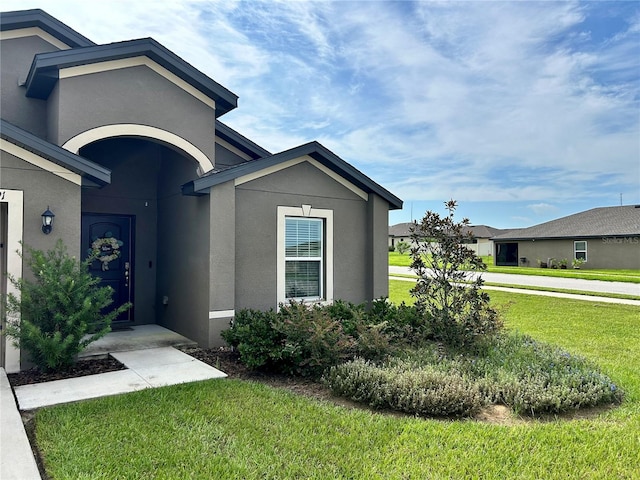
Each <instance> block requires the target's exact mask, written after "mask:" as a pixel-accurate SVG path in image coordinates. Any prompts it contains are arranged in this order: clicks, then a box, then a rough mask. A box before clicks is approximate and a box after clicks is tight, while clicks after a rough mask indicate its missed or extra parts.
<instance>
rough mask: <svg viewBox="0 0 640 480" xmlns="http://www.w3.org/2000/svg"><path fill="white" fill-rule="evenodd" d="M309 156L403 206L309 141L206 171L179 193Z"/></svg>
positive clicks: (201, 190)
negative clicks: (259, 157) (260, 156)
mask: <svg viewBox="0 0 640 480" xmlns="http://www.w3.org/2000/svg"><path fill="white" fill-rule="evenodd" d="M305 155H308V156H310V157H311V158H313V159H314V160H316V161H318V162H320V163H321V164H323V165H324V166H325V167H327V168H329V169H331V170H333V171H334V172H336V173H337V174H338V175H340V176H342V177H343V178H345V179H346V180H348V181H349V182H351V183H353V184H354V185H355V186H357V187H358V188H360V189H362V190H364V191H365V192H367V193H375V194H377V195H379V196H380V197H382V198H383V199H385V200H386V201H387V202H389V206H390V208H391V209H392V210H396V209H401V208H402V200H400V199H399V198H398V197H396V196H395V195H393V194H392V193H391V192H389V191H388V190H386V189H385V188H383V187H382V186H380V185H379V184H377V183H376V182H374V181H373V180H371V179H370V178H369V177H367V176H366V175H365V174H363V173H362V172H360V171H359V170H357V169H356V168H354V167H353V166H351V165H349V164H348V163H347V162H345V161H344V160H342V159H341V158H340V157H338V156H337V155H336V154H334V153H333V152H331V151H330V150H329V149H327V148H326V147H324V146H322V145H321V144H320V143H318V142H310V143H306V144H304V145H300V146H299V147H295V148H292V149H290V150H286V151H284V152H281V153H278V154H276V155H271V156H269V157H265V158H261V159H259V160H254V161H251V162H247V163H242V164H240V165H236V166H233V167H231V168H227V169H225V170H218V171H216V170H214V171H213V172H210V173H209V174H207V175H205V176H203V177H201V178H198V179H196V180H193V181H191V182H189V183H186V184H184V185H183V186H182V193H183V194H184V195H206V193H207V190H208V189H210V188H211V187H214V186H215V185H219V184H221V183H225V182H228V181H229V180H234V179H236V178H238V177H241V176H244V175H248V174H251V173H255V172H258V171H260V170H263V169H265V168H269V167H272V166H274V165H278V164H280V163H282V162H286V161H288V160H294V159H296V158H299V157H302V156H305Z"/></svg>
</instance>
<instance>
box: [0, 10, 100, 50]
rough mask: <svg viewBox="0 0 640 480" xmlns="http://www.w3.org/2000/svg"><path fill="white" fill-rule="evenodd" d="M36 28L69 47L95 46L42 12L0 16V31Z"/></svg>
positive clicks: (8, 13) (17, 12)
mask: <svg viewBox="0 0 640 480" xmlns="http://www.w3.org/2000/svg"><path fill="white" fill-rule="evenodd" d="M31 27H38V28H40V29H42V30H43V31H45V32H47V33H48V34H50V35H52V36H54V37H55V38H57V39H58V40H60V41H61V42H63V43H65V44H67V45H69V47H72V48H75V47H90V46H91V45H95V43H93V42H92V41H91V40H89V39H88V38H87V37H85V36H83V35H80V34H79V33H78V32H76V31H75V30H73V29H72V28H70V27H68V26H67V25H65V24H64V23H62V22H61V21H60V20H58V19H56V18H53V17H52V16H51V15H49V14H48V13H47V12H45V11H44V10H41V9H39V8H34V9H33V10H20V11H16V12H3V13H1V14H0V31H3V32H4V31H8V30H19V29H21V28H31Z"/></svg>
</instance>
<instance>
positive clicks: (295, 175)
mask: <svg viewBox="0 0 640 480" xmlns="http://www.w3.org/2000/svg"><path fill="white" fill-rule="evenodd" d="M0 20H1V37H0V40H1V52H0V54H1V59H2V63H1V105H0V106H1V113H2V123H1V125H0V133H1V135H0V136H1V138H0V147H1V148H0V150H1V157H0V243H1V244H2V247H3V248H2V250H1V255H0V263H1V265H0V267H1V268H0V271H1V272H2V277H1V279H0V289H1V290H2V292H1V293H6V292H7V291H8V290H10V289H11V288H12V286H11V284H10V283H9V282H7V276H6V272H8V273H9V274H11V275H13V276H14V277H18V278H19V277H20V276H21V275H22V274H23V267H22V261H21V259H20V257H19V256H18V255H17V254H16V250H18V249H19V243H20V242H24V243H25V244H27V245H30V246H32V247H35V248H38V249H42V250H47V249H49V248H51V247H53V245H54V244H55V242H56V240H57V239H62V240H63V241H64V243H65V244H66V245H67V247H68V248H69V250H70V251H71V252H75V253H77V255H78V256H80V257H85V256H86V255H87V252H88V251H89V249H99V250H100V251H101V252H102V257H101V261H96V262H95V263H94V266H93V267H92V268H93V269H94V272H95V273H96V274H97V275H100V276H101V277H102V278H103V281H104V283H106V284H109V285H111V286H112V287H113V288H114V290H115V291H116V300H117V302H118V303H120V302H126V301H131V302H132V303H133V308H132V309H131V310H130V311H129V312H128V313H127V314H126V315H123V316H122V318H120V319H119V320H118V325H116V326H125V327H126V326H130V325H142V324H155V323H157V324H159V325H162V326H165V327H167V328H169V329H172V330H174V331H177V332H179V333H181V334H183V335H185V336H187V337H189V338H191V339H192V340H195V341H197V342H198V343H199V344H200V345H202V346H205V347H213V346H218V345H221V344H222V343H223V341H222V340H221V337H220V331H221V330H222V329H224V328H226V327H227V326H228V324H229V320H230V319H231V318H232V317H233V316H234V314H235V312H236V311H237V310H239V309H242V308H256V309H269V308H275V307H277V305H278V304H279V303H281V302H286V301H287V300H289V299H304V300H307V301H323V302H330V301H332V300H333V299H338V298H340V299H344V300H348V301H353V302H364V301H369V300H371V299H374V298H377V297H380V296H385V295H387V293H388V281H387V277H388V267H387V225H388V212H389V210H390V209H398V208H401V207H402V201H401V200H400V199H399V198H397V197H396V196H394V195H393V194H391V193H390V192H388V191H387V190H385V189H384V188H383V187H381V186H380V185H378V184H377V183H375V182H373V181H372V180H371V179H369V178H368V177H367V176H365V175H364V174H363V173H362V172H360V171H358V170H357V169H355V168H354V167H352V166H351V165H349V164H348V163H346V162H345V161H344V160H342V159H340V158H339V157H338V156H337V155H335V154H334V153H332V152H331V151H329V150H328V149H326V148H325V147H323V146H322V145H320V144H319V143H316V142H311V143H307V144H305V145H301V146H299V147H296V148H293V149H290V150H287V151H284V152H281V153H277V154H272V153H271V152H268V151H266V150H265V149H264V148H261V147H260V146H258V145H256V144H255V143H254V142H252V141H251V140H249V139H247V138H245V137H243V136H242V135H241V134H239V133H238V132H236V131H234V130H233V129H231V128H229V127H228V126H226V125H224V124H223V123H221V122H220V120H219V118H220V117H222V116H223V115H224V114H225V113H227V112H229V111H231V110H232V109H234V108H236V106H237V99H238V97H237V96H236V95H235V94H234V93H232V92H231V91H229V90H228V89H227V88H225V87H224V86H222V85H220V84H218V83H217V82H216V81H214V80H213V79H211V78H209V77H208V76H206V75H204V74H203V73H202V72H200V71H199V70H197V69H196V68H194V67H193V66H191V65H190V64H188V63H186V62H185V61H184V60H182V59H181V58H180V57H178V56H177V55H175V54H174V53H172V52H171V51H169V50H167V49H166V48H165V47H163V46H162V45H161V44H159V43H158V42H156V41H155V40H153V39H151V38H145V39H139V40H130V41H123V42H119V43H112V44H107V45H96V44H95V43H93V42H92V41H91V40H89V39H88V38H86V37H84V36H83V35H81V34H80V33H78V32H76V31H74V30H72V29H71V28H69V27H68V26H66V25H64V24H63V23H61V22H60V21H58V20H56V19H55V18H53V17H51V16H50V15H48V14H47V13H45V12H43V11H42V10H28V11H19V12H9V13H4V14H2V15H1V17H0ZM47 209H49V210H50V211H51V212H53V213H54V214H55V218H54V224H53V229H52V231H51V233H50V234H48V235H45V234H44V233H43V230H42V217H41V214H42V213H43V211H45V210H47ZM0 359H1V362H2V365H3V366H5V368H6V369H7V371H15V370H17V369H19V368H20V354H19V352H17V351H16V350H15V349H14V348H13V347H11V346H10V345H8V344H5V342H4V338H2V352H0Z"/></svg>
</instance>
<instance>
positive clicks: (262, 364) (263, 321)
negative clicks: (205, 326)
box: [221, 309, 284, 369]
mask: <svg viewBox="0 0 640 480" xmlns="http://www.w3.org/2000/svg"><path fill="white" fill-rule="evenodd" d="M275 319H276V313H275V312H274V311H273V310H269V311H268V312H261V311H258V310H251V309H244V310H240V311H239V312H238V313H236V316H235V318H234V319H233V322H232V323H231V328H229V329H227V330H224V331H222V333H221V335H222V338H223V339H224V340H225V341H226V342H227V343H228V344H229V345H231V346H232V347H234V348H236V349H237V350H238V353H239V354H240V358H241V359H242V363H244V364H245V365H246V366H248V367H249V368H253V369H258V368H265V369H269V368H275V369H277V366H278V362H279V360H280V358H281V351H282V343H283V341H284V337H283V335H282V334H281V333H279V332H278V331H276V329H275V328H274V323H275Z"/></svg>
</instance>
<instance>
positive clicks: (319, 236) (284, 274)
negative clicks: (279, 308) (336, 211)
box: [276, 205, 333, 304]
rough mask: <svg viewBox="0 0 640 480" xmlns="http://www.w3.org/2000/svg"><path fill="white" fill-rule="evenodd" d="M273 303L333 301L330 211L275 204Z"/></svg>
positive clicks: (331, 223) (331, 213)
mask: <svg viewBox="0 0 640 480" xmlns="http://www.w3.org/2000/svg"><path fill="white" fill-rule="evenodd" d="M277 242H278V260H277V261H278V268H277V285H276V291H277V304H281V303H287V302H288V301H291V300H297V301H313V302H316V301H321V302H325V301H326V302H331V301H333V211H332V210H325V209H319V208H312V207H311V206H310V205H302V206H301V207H285V206H279V207H278V238H277Z"/></svg>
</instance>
